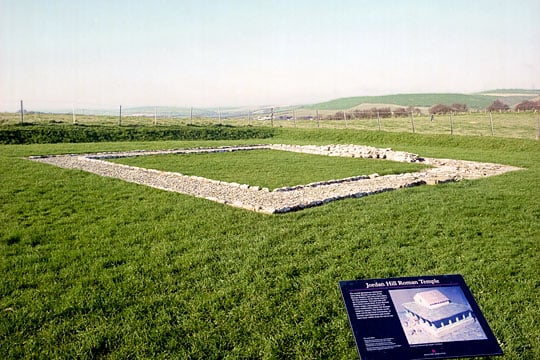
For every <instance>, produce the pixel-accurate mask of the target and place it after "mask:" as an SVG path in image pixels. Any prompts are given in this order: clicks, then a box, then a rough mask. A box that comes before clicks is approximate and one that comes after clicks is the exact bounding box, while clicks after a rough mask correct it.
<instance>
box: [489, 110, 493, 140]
mask: <svg viewBox="0 0 540 360" xmlns="http://www.w3.org/2000/svg"><path fill="white" fill-rule="evenodd" d="M489 126H490V127H491V136H493V116H492V115H491V111H490V112H489Z"/></svg>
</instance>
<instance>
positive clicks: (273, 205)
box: [29, 144, 520, 214]
mask: <svg viewBox="0 0 540 360" xmlns="http://www.w3.org/2000/svg"><path fill="white" fill-rule="evenodd" d="M259 149H271V150H281V151H292V152H301V153H309V154H317V155H326V156H342V157H358V158H371V159H381V160H390V161H400V162H416V163H422V164H427V165H430V166H431V168H429V169H426V170H422V171H419V172H414V173H404V174H399V175H385V176H379V175H377V174H371V175H360V174H359V175H358V176H354V177H350V178H345V179H335V180H329V181H323V182H316V183H311V184H306V185H298V186H293V187H284V188H279V189H275V190H273V191H270V190H269V189H267V188H261V187H258V186H251V185H249V184H237V183H229V182H224V181H219V180H212V179H206V178H203V177H200V176H188V175H183V174H180V173H173V172H167V171H159V170H153V169H144V168H138V167H134V166H128V165H123V164H116V163H112V162H108V161H106V159H110V158H120V157H132V156H145V155H157V154H193V153H210V152H232V151H250V150H259ZM29 159H30V160H33V161H37V162H42V163H48V164H52V165H55V166H59V167H62V168H67V169H78V170H83V171H88V172H91V173H94V174H98V175H101V176H107V177H112V178H117V179H122V180H124V181H128V182H133V183H137V184H142V185H147V186H151V187H155V188H158V189H162V190H167V191H173V192H179V193H182V194H187V195H192V196H196V197H201V198H205V199H208V200H212V201H216V202H219V203H222V204H227V205H231V206H234V207H238V208H243V209H247V210H252V211H257V212H261V213H267V214H275V213H285V212H289V211H297V210H302V209H305V208H308V207H313V206H319V205H323V204H326V203H328V202H331V201H335V200H339V199H345V198H358V197H363V196H367V195H371V194H377V193H380V192H383V191H389V190H394V189H399V188H404V187H410V186H417V185H424V184H432V185H433V184H440V183H445V182H449V181H459V180H462V179H478V178H481V177H486V176H494V175H500V174H503V173H505V172H508V171H515V170H520V168H517V167H513V166H506V165H500V164H491V163H480V162H473V161H462V160H452V159H434V158H421V157H419V156H418V155H416V154H411V153H407V152H403V151H393V150H392V149H379V148H374V147H369V146H361V145H325V146H316V145H307V146H300V145H283V144H271V145H254V146H225V147H217V148H191V149H175V150H163V151H145V150H138V151H129V152H114V153H94V154H84V155H59V156H32V157H30V158H29Z"/></svg>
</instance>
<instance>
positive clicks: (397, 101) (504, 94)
mask: <svg viewBox="0 0 540 360" xmlns="http://www.w3.org/2000/svg"><path fill="white" fill-rule="evenodd" d="M539 94H540V91H538V90H522V89H508V90H507V89H499V90H491V91H485V92H482V93H477V94H460V93H425V94H394V95H381V96H356V97H347V98H340V99H335V100H330V101H326V102H322V103H318V104H311V105H306V106H304V108H305V109H311V110H315V109H318V110H347V109H351V108H354V107H358V106H360V105H362V104H374V103H375V104H388V105H389V106H390V105H398V106H404V107H406V106H414V107H430V106H432V105H436V104H445V105H452V104H466V105H467V106H468V107H469V108H471V109H484V108H486V107H487V106H489V105H490V104H492V103H493V101H495V100H496V99H501V101H503V102H504V103H506V104H507V105H509V106H514V105H516V104H519V103H520V102H522V101H523V100H527V99H530V98H533V97H535V96H538V95H539Z"/></svg>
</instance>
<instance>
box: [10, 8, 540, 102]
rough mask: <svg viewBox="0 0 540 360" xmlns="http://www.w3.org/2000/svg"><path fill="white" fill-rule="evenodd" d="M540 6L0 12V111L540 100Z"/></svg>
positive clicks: (97, 9)
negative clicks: (419, 98)
mask: <svg viewBox="0 0 540 360" xmlns="http://www.w3.org/2000/svg"><path fill="white" fill-rule="evenodd" d="M539 14H540V1H538V0H522V1H518V2H516V1H513V0H503V1H499V0H475V1H470V0H467V1H462V0H445V1H443V0H408V1H405V0H403V1H391V0H377V1H374V0H333V1H328V0H214V1H212V0H86V1H82V0H51V1H42V0H0V110H4V111H16V110H17V109H18V107H19V106H20V105H19V103H20V100H24V103H25V108H28V109H35V110H47V109H59V108H68V109H71V108H72V107H74V108H82V107H84V108H116V107H118V105H122V106H125V107H135V106H193V107H217V106H258V105H272V106H283V105H293V104H307V103H315V102H320V101H325V100H331V99H335V98H340V97H349V96H364V95H386V94H395V93H422V92H460V93H470V92H477V91H483V90H491V89H500V88H525V89H538V87H539V86H540V45H539V44H540V42H539V41H538V39H540V21H539V20H538V19H539V18H538V15H539Z"/></svg>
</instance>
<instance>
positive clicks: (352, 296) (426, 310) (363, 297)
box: [340, 275, 502, 360]
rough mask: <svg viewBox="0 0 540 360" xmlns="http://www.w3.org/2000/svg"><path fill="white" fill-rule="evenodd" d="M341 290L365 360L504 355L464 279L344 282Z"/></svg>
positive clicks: (442, 276) (452, 277)
mask: <svg viewBox="0 0 540 360" xmlns="http://www.w3.org/2000/svg"><path fill="white" fill-rule="evenodd" d="M340 288H341V293H342V296H343V300H344V302H345V307H346V309H347V314H348V316H349V322H350V324H351V328H352V330H353V334H354V337H355V341H356V345H357V349H358V353H359V355H360V358H361V359H362V360H369V359H373V360H376V359H387V358H400V359H423V358H430V359H444V358H451V357H452V358H455V357H465V356H489V355H501V354H502V350H501V349H500V347H499V345H498V343H497V341H496V339H495V337H494V335H493V333H492V332H491V329H490V328H489V326H488V324H487V322H486V320H485V319H484V317H483V315H482V313H481V311H480V309H479V307H478V305H477V304H476V302H475V301H474V298H473V296H472V294H471V293H470V291H469V289H468V287H467V286H466V284H465V281H464V280H463V277H462V276H461V275H439V276H429V277H427V276H426V277H415V278H389V279H371V280H353V281H341V282H340Z"/></svg>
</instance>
